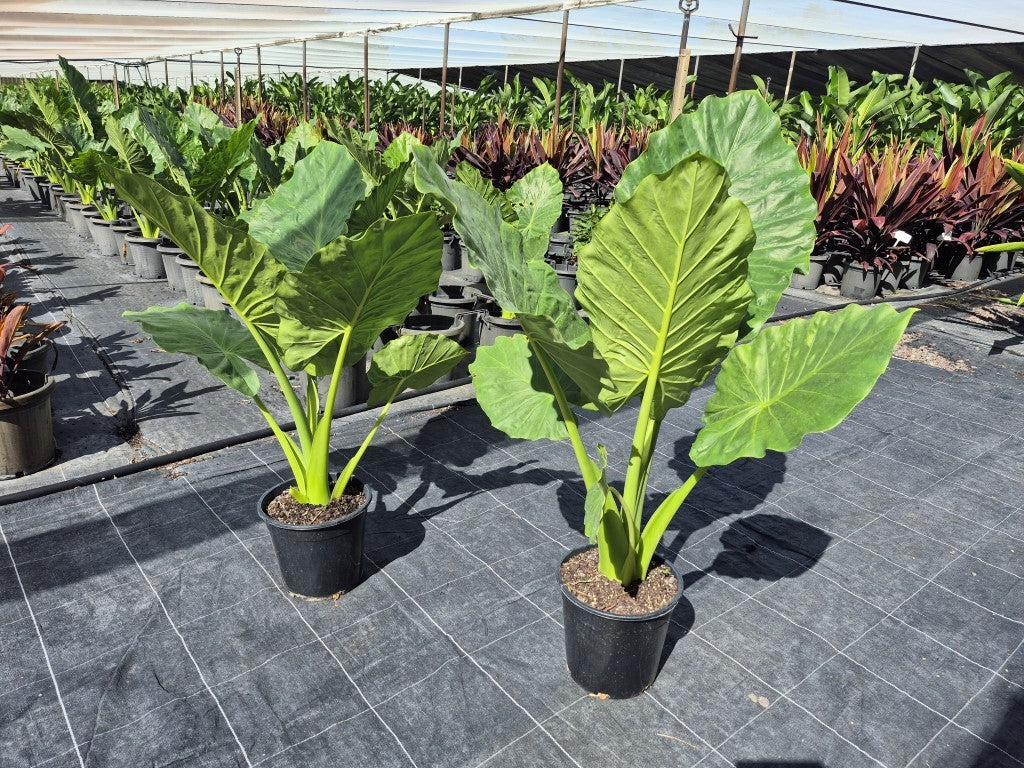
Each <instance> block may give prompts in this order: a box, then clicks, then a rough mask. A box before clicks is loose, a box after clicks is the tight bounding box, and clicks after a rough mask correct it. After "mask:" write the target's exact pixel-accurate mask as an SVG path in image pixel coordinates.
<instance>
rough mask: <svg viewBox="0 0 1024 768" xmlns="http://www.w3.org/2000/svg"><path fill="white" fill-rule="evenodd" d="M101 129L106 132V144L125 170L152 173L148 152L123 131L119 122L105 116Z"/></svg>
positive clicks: (109, 116)
mask: <svg viewBox="0 0 1024 768" xmlns="http://www.w3.org/2000/svg"><path fill="white" fill-rule="evenodd" d="M103 127H104V129H105V130H106V132H107V143H108V144H109V145H110V148H111V149H113V150H114V152H115V154H117V156H118V157H119V158H120V159H121V163H122V164H123V165H124V167H125V169H126V170H128V171H131V172H132V173H144V174H152V173H153V171H154V170H155V166H154V163H153V159H152V157H150V154H149V150H148V149H146V147H145V146H144V145H143V144H141V143H139V142H138V141H137V140H136V138H135V136H133V135H132V133H131V132H130V131H128V130H127V129H125V127H124V126H123V125H122V123H121V121H120V120H118V119H117V118H116V117H113V116H111V115H107V117H105V118H104V120H103Z"/></svg>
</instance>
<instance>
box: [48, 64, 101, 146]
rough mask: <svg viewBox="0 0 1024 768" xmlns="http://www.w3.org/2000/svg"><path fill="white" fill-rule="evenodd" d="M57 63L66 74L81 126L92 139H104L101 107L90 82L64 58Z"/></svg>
mask: <svg viewBox="0 0 1024 768" xmlns="http://www.w3.org/2000/svg"><path fill="white" fill-rule="evenodd" d="M57 62H58V63H59V64H60V68H61V71H62V72H63V73H64V82H66V83H67V88H68V93H69V95H70V97H71V101H72V102H73V104H74V106H75V110H76V112H77V113H78V122H79V124H80V125H81V126H82V128H84V129H85V132H86V133H87V134H88V135H89V136H90V137H97V138H102V134H103V130H102V123H101V121H100V111H99V106H98V105H97V103H96V94H94V93H93V92H92V86H91V84H90V82H89V81H88V80H87V79H86V77H85V75H83V74H82V73H81V72H79V71H78V70H77V69H75V68H74V67H73V66H72V65H71V64H69V63H68V60H67V59H65V58H64V57H63V56H61V57H59V58H58V60H57Z"/></svg>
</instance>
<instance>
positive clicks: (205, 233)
mask: <svg viewBox="0 0 1024 768" xmlns="http://www.w3.org/2000/svg"><path fill="white" fill-rule="evenodd" d="M102 174H103V178H105V179H106V180H107V181H108V182H109V183H110V184H111V186H113V187H114V189H115V190H117V193H118V195H119V196H120V197H121V199H122V200H124V201H125V202H126V203H128V204H129V205H130V206H131V207H132V208H133V209H134V210H136V211H138V212H139V213H141V214H143V215H144V216H145V217H146V218H147V219H148V220H149V221H151V222H153V223H155V224H156V225H157V226H158V227H160V230H161V231H162V232H164V233H166V235H167V236H168V237H169V238H171V240H173V241H174V242H175V243H177V244H178V247H179V248H181V249H182V250H183V251H185V253H186V254H188V256H189V258H191V259H192V260H193V261H194V262H196V263H197V264H198V265H199V267H200V269H202V270H203V273H204V274H205V275H206V276H207V277H208V278H209V279H210V281H211V282H212V283H213V284H214V285H215V286H217V290H219V291H220V292H221V295H222V296H224V298H225V299H227V300H228V302H230V304H231V305H232V307H234V309H235V311H236V312H238V314H239V315H241V316H242V317H243V318H244V319H246V320H247V321H249V322H251V323H252V324H254V325H256V326H258V327H259V328H262V329H263V330H264V331H266V333H267V335H268V337H269V338H270V339H274V338H276V337H277V326H278V324H279V323H280V317H279V316H278V314H277V309H276V306H275V302H276V298H277V289H278V285H279V284H280V282H281V280H282V278H283V277H284V275H285V274H286V273H287V270H286V269H285V267H284V265H283V264H281V263H279V262H277V261H275V260H274V259H273V258H272V257H271V255H270V253H269V252H268V251H267V249H266V246H264V245H263V244H261V243H258V242H256V241H255V240H253V239H252V238H251V237H249V235H248V234H247V233H246V232H245V231H244V230H242V229H240V228H238V227H236V226H232V225H230V224H227V223H225V222H223V221H221V220H220V219H218V218H216V217H215V216H212V215H211V214H209V213H207V212H206V211H205V210H203V206H202V205H200V204H199V203H198V202H196V201H195V200H193V199H192V198H191V197H188V196H186V195H179V194H175V193H174V192H172V191H171V190H169V189H167V187H165V186H163V185H162V184H161V183H160V182H158V181H156V180H154V179H151V178H149V177H147V176H142V175H139V174H132V173H127V172H125V171H121V170H119V169H117V168H114V167H113V166H110V165H105V166H103V169H102Z"/></svg>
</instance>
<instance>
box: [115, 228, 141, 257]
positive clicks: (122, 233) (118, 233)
mask: <svg viewBox="0 0 1024 768" xmlns="http://www.w3.org/2000/svg"><path fill="white" fill-rule="evenodd" d="M110 231H111V232H112V233H113V235H114V246H115V249H116V253H115V254H114V255H115V256H117V257H118V258H119V259H121V263H122V264H124V265H125V266H129V267H131V266H133V265H134V264H135V262H134V261H132V260H131V259H129V258H128V249H127V248H126V247H125V243H124V239H125V238H126V237H127V236H128V235H140V234H142V233H141V231H140V230H139V228H138V227H137V226H135V225H134V224H125V223H123V222H120V221H119V222H118V223H115V224H113V225H112V226H111V227H110Z"/></svg>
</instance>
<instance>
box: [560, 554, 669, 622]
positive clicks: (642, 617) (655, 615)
mask: <svg viewBox="0 0 1024 768" xmlns="http://www.w3.org/2000/svg"><path fill="white" fill-rule="evenodd" d="M596 548H597V547H596V546H594V545H593V544H587V545H586V546H583V547H577V548H576V549H574V550H572V551H571V552H569V553H567V554H566V556H565V557H563V558H562V560H561V563H559V566H560V567H559V568H558V571H557V573H556V574H555V579H556V580H557V581H558V586H559V587H561V590H562V596H563V597H566V598H568V599H569V601H570V602H572V603H573V604H574V605H576V606H577V607H579V608H582V609H583V610H585V611H587V612H588V613H591V614H593V615H595V616H600V617H601V618H604V619H612V620H614V621H626V622H643V621H650V620H652V619H660V618H661V617H663V616H665V615H666V614H670V613H672V612H673V611H675V609H676V606H677V605H679V601H680V600H682V599H683V580H682V578H680V576H679V574H678V573H676V569H675V568H673V567H672V566H671V564H669V563H667V562H665V561H664V560H661V558H658V560H659V561H660V562H659V564H660V565H665V566H668V569H669V570H670V571H672V575H673V576H675V577H676V594H675V596H674V597H673V598H672V599H671V600H669V602H668V603H667V604H665V605H664V606H662V607H661V608H658V609H657V610H654V611H651V612H649V613H635V614H621V613H610V612H609V611H602V610H601V609H600V608H595V607H594V606H592V605H587V604H586V603H584V602H583V601H582V600H580V599H579V598H578V597H576V595H574V594H573V593H572V592H571V591H570V590H569V588H568V587H567V586H566V585H565V582H563V581H562V569H561V564H562V563H564V562H565V561H566V560H568V559H569V558H570V557H574V556H576V555H578V554H580V553H581V552H586V551H587V550H589V549H596Z"/></svg>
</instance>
